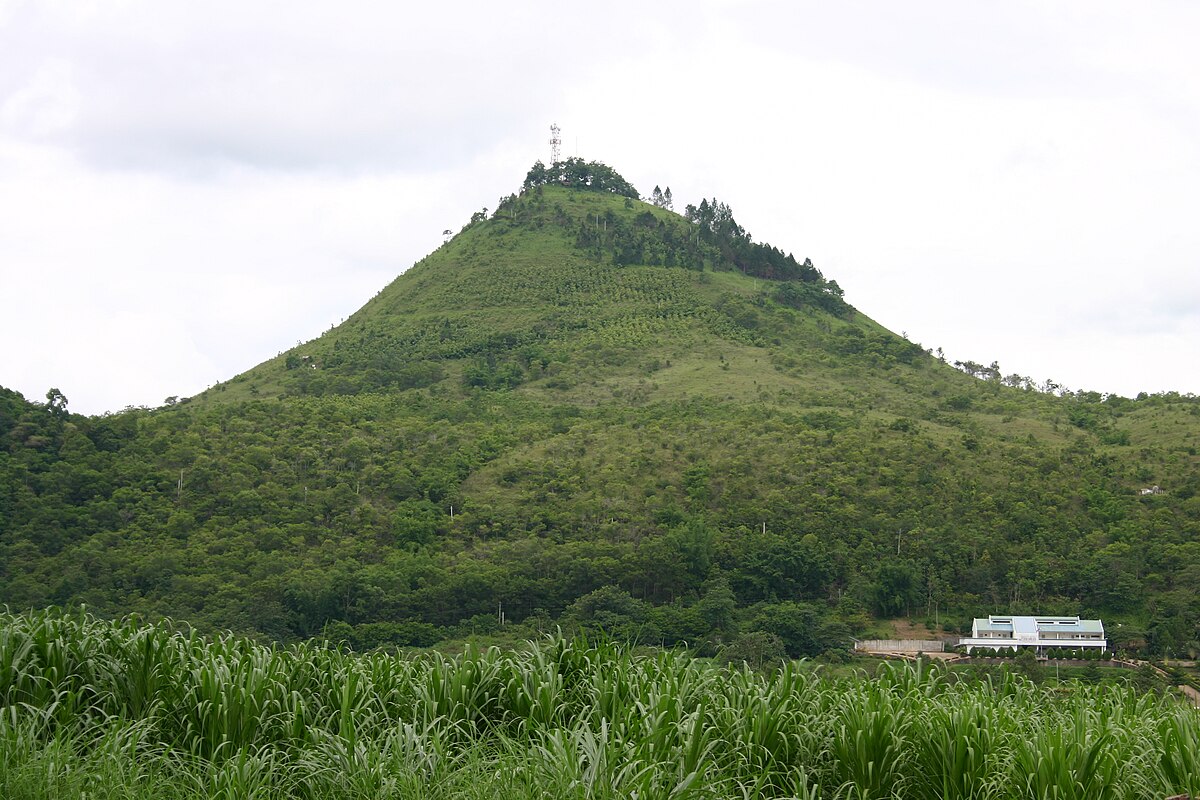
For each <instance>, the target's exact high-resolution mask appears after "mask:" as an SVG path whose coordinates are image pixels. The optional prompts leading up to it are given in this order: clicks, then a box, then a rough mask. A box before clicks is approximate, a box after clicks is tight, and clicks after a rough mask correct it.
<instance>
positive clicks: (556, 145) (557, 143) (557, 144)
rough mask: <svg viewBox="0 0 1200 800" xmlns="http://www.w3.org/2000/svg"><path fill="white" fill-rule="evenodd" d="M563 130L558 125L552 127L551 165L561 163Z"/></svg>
mask: <svg viewBox="0 0 1200 800" xmlns="http://www.w3.org/2000/svg"><path fill="white" fill-rule="evenodd" d="M561 134H562V129H561V128H559V127H558V123H557V122H556V123H554V124H553V125H551V126H550V163H551V164H557V163H558V162H559V154H560V152H561V150H562V135H561Z"/></svg>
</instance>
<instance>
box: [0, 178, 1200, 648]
mask: <svg viewBox="0 0 1200 800" xmlns="http://www.w3.org/2000/svg"><path fill="white" fill-rule="evenodd" d="M585 167H586V168H587V169H592V168H594V167H595V165H582V164H574V165H567V167H566V168H564V171H563V173H562V174H561V175H560V176H559V178H562V179H568V178H569V179H570V180H568V183H571V182H574V184H575V185H574V186H561V185H558V179H555V180H552V181H547V180H546V178H545V168H544V167H543V168H542V172H541V173H539V172H538V171H537V168H535V170H534V171H533V172H531V179H530V180H528V181H527V183H526V186H525V188H524V189H523V190H522V191H521V192H520V193H519V194H517V195H513V196H511V197H509V198H507V199H506V200H505V201H504V202H503V203H502V204H501V206H500V208H499V209H498V210H496V211H495V212H493V213H492V214H490V215H486V214H484V213H480V214H478V215H476V218H475V219H474V220H473V221H472V222H471V223H469V224H468V225H467V226H466V227H465V228H464V229H463V230H462V231H461V232H460V233H459V234H458V235H456V236H454V237H453V238H452V239H451V240H449V241H448V242H447V243H445V244H444V245H443V246H442V247H440V248H438V249H437V250H436V251H435V252H433V253H431V254H430V255H429V256H428V257H426V258H425V259H423V260H422V261H420V262H419V263H417V264H416V265H414V266H413V267H412V268H411V269H409V270H408V271H406V272H404V273H403V274H402V275H400V276H399V277H398V278H396V280H395V281H393V282H392V283H391V284H390V285H389V286H387V287H385V288H384V289H383V290H382V291H380V293H379V294H378V295H376V296H375V297H374V298H372V299H371V300H370V301H369V302H367V303H366V305H364V306H363V307H362V308H361V309H360V310H359V311H358V312H356V313H355V314H354V315H353V316H351V317H350V318H349V319H347V320H346V321H345V322H344V323H343V324H342V325H339V326H337V327H336V328H334V329H332V330H331V331H329V332H327V333H326V334H324V335H323V336H321V337H319V338H317V339H315V340H313V341H311V342H307V343H305V344H303V345H301V346H298V347H296V348H294V349H292V350H290V351H288V352H287V353H284V354H282V355H280V356H278V357H277V358H273V359H270V360H268V361H265V362H263V363H262V364H260V365H259V366H257V367H255V368H254V369H252V370H250V371H249V372H247V373H244V374H243V375H239V376H236V377H234V378H232V379H231V380H229V381H226V382H223V383H221V384H219V385H218V386H217V387H214V389H212V390H210V391H209V392H207V393H206V394H205V395H203V396H201V397H199V398H196V399H194V400H192V401H190V402H187V403H182V404H180V405H178V406H175V407H172V408H164V409H157V410H141V411H137V410H134V411H129V412H127V413H124V414H119V415H112V416H107V417H98V418H86V417H79V416H74V415H70V414H67V413H66V412H65V410H64V409H63V408H61V407H59V406H55V405H53V404H50V405H47V406H43V405H39V404H32V403H27V402H25V401H24V400H23V399H22V398H19V396H16V395H15V394H12V393H5V394H3V395H0V488H2V492H0V597H3V598H5V599H6V602H8V603H9V604H10V605H13V606H19V607H28V606H35V607H37V606H44V605H49V604H71V603H77V602H86V603H87V604H88V605H89V606H90V607H92V608H93V609H95V610H97V611H99V612H100V613H105V614H111V615H117V614H121V613H126V612H130V611H139V612H143V613H150V614H166V615H170V616H174V617H177V618H180V619H183V620H188V621H190V622H193V623H195V624H198V625H201V626H204V627H220V628H232V629H235V630H239V631H247V632H252V633H257V634H260V635H263V636H267V637H271V638H276V639H282V640H288V639H295V638H302V637H307V636H314V635H321V634H322V633H324V635H328V636H336V637H338V638H344V639H346V640H347V641H349V642H350V643H351V644H352V645H354V646H356V647H373V646H385V645H386V646H397V645H410V644H428V643H431V642H434V641H437V640H440V639H444V638H449V637H456V636H465V635H471V634H479V633H481V632H488V633H489V634H494V635H497V636H508V637H510V638H518V639H519V638H521V637H523V636H527V635H534V634H536V632H537V631H538V630H544V629H550V628H552V627H553V626H554V625H559V624H561V625H563V626H565V627H566V628H567V629H583V630H597V629H603V630H605V631H606V632H607V633H609V634H611V635H616V636H630V637H634V638H640V639H641V640H642V641H652V642H659V643H666V644H678V643H683V642H687V643H689V645H695V646H697V647H698V648H699V649H700V651H701V652H707V653H715V652H717V651H718V650H719V649H720V648H721V647H725V646H730V645H732V644H734V643H736V642H738V641H743V640H744V641H769V642H774V641H778V642H779V643H780V646H781V647H783V648H784V649H785V650H786V651H787V652H788V653H791V654H792V655H813V654H818V653H821V652H824V651H826V650H830V649H837V648H844V647H845V646H846V644H847V643H848V642H849V639H850V637H851V636H864V635H866V634H868V633H876V634H882V633H886V626H885V624H884V623H882V622H880V621H879V620H882V619H884V618H891V617H896V616H908V617H911V618H915V619H918V620H926V619H928V620H929V621H930V623H931V624H932V623H936V624H938V625H943V624H944V625H948V626H949V627H950V628H953V629H958V628H960V627H961V626H963V625H964V624H968V625H969V620H970V618H971V617H972V616H986V615H987V614H989V613H1002V612H1013V613H1015V612H1022V611H1023V612H1028V613H1064V614H1084V615H1088V614H1094V615H1102V616H1103V617H1105V618H1106V620H1110V621H1111V623H1112V624H1111V625H1110V630H1118V628H1117V626H1116V623H1117V622H1120V623H1121V625H1120V627H1119V630H1120V631H1121V633H1120V634H1118V635H1119V636H1123V637H1124V641H1125V643H1126V644H1127V645H1128V646H1130V647H1143V648H1145V649H1146V651H1147V652H1164V651H1165V649H1166V648H1172V651H1173V652H1176V653H1178V652H1182V651H1185V650H1186V649H1187V648H1188V647H1200V641H1198V639H1200V628H1198V627H1197V625H1198V624H1200V605H1198V604H1197V602H1196V599H1195V598H1196V595H1195V592H1194V587H1195V586H1196V585H1197V583H1198V582H1200V505H1198V503H1200V498H1198V497H1197V489H1200V458H1198V457H1197V447H1198V446H1200V441H1198V439H1200V403H1198V402H1197V399H1196V398H1194V397H1190V396H1179V395H1174V394H1167V395H1156V396H1150V397H1142V398H1139V399H1136V400H1135V399H1126V398H1119V397H1108V396H1103V395H1100V394H1096V393H1092V392H1079V393H1075V394H1071V395H1069V396H1065V397H1060V396H1056V395H1053V394H1048V393H1043V392H1040V391H1035V390H1033V389H1032V388H1031V387H1030V383H1031V382H1029V381H1025V380H1020V379H1016V378H1014V377H1011V376H1010V377H1009V378H1005V377H1003V376H1002V375H1001V373H1000V372H999V371H998V369H997V368H995V367H992V368H981V369H976V370H975V372H976V373H977V376H974V377H973V376H970V375H967V374H964V373H963V372H962V371H960V370H957V369H955V368H953V367H951V366H949V365H947V364H945V363H942V362H941V361H940V360H938V359H937V358H935V357H934V356H932V355H931V354H930V353H928V352H927V351H925V350H924V349H923V348H922V347H921V346H920V345H918V344H915V343H912V342H909V341H907V340H905V339H904V338H903V337H900V336H896V335H895V334H893V333H891V332H889V331H887V330H885V329H883V328H882V327H880V326H879V325H877V324H876V323H874V322H873V321H872V320H871V319H869V318H868V317H867V316H866V315H865V314H863V313H862V312H860V311H859V310H857V309H855V308H854V307H853V306H851V305H849V304H848V302H847V300H846V299H845V298H843V297H842V296H841V292H840V291H839V290H838V288H837V285H836V283H835V282H834V281H833V280H830V278H832V277H835V276H825V275H822V274H821V273H820V272H819V271H818V270H817V268H816V267H814V266H813V265H812V264H810V263H808V262H807V261H805V260H803V259H799V258H792V257H791V256H790V255H788V254H786V253H785V252H783V251H781V250H779V249H776V248H775V247H771V246H769V245H763V244H759V243H755V242H754V241H753V240H752V239H751V238H750V237H749V235H748V234H746V232H745V231H744V230H743V229H742V228H741V227H740V226H739V225H738V223H737V222H735V221H734V219H733V215H732V213H731V212H730V211H729V208H728V207H727V206H725V205H724V204H722V203H719V202H717V201H715V200H713V201H705V202H703V203H701V204H700V205H699V206H697V207H691V206H689V207H688V209H687V211H686V213H685V214H684V215H679V214H675V213H673V212H672V211H669V210H667V209H665V208H662V207H660V206H656V205H650V204H646V203H643V202H642V201H640V200H638V199H636V198H635V197H631V196H629V195H630V194H636V193H635V192H632V189H631V187H628V184H626V183H625V182H624V181H623V180H621V181H617V180H616V179H615V178H613V177H612V176H614V175H615V173H611V174H610V173H605V172H602V171H601V172H596V171H593V172H588V173H586V174H584V172H579V173H578V175H576V174H575V173H573V172H570V170H575V169H577V168H578V169H579V170H584V168H585ZM605 169H607V168H605ZM573 176H574V177H573ZM580 176H581V177H580ZM616 177H617V178H619V176H616ZM606 182H607V183H606ZM589 184H590V185H589ZM850 299H851V300H852V298H850ZM979 376H982V377H979ZM1151 487H1158V490H1157V491H1152V490H1151ZM752 634H753V635H755V636H760V639H754V638H753V636H751V635H752ZM746 636H750V637H751V638H750V639H744V637H746ZM762 636H766V637H767V639H766V640H762V639H761V637H762ZM770 637H778V638H777V639H772V638H770Z"/></svg>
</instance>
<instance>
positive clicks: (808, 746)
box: [0, 613, 1200, 800]
mask: <svg viewBox="0 0 1200 800" xmlns="http://www.w3.org/2000/svg"><path fill="white" fill-rule="evenodd" d="M1181 792H1189V793H1191V794H1196V793H1200V716H1198V714H1197V712H1196V711H1195V710H1194V709H1191V708H1188V707H1186V706H1184V705H1182V704H1180V703H1178V702H1176V701H1174V700H1172V699H1168V698H1161V697H1158V696H1155V695H1142V696H1139V695H1137V694H1135V693H1134V692H1132V691H1131V690H1126V689H1113V688H1111V687H1109V688H1107V689H1099V688H1096V687H1087V686H1083V685H1068V686H1066V687H1060V688H1058V689H1055V690H1048V689H1042V688H1039V687H1036V686H1034V685H1033V684H1031V683H1029V682H1027V681H1025V680H1023V679H1019V678H1015V677H1010V676H1005V677H1002V678H999V679H997V680H996V681H994V682H981V683H955V682H953V679H952V678H950V677H948V676H946V675H945V674H943V673H940V672H931V671H927V670H925V671H922V670H919V669H914V668H907V667H894V668H892V667H888V668H885V669H884V670H883V671H882V673H881V674H880V676H879V677H878V678H876V679H867V678H865V677H858V678H853V679H840V680H833V679H827V678H824V677H821V676H820V674H819V673H814V672H813V671H812V670H809V669H807V668H804V667H803V666H802V665H801V666H797V665H792V666H788V667H785V668H783V669H781V670H779V671H777V672H775V673H772V674H760V673H756V672H753V671H750V670H748V669H726V668H722V667H718V666H715V665H712V664H710V663H707V662H703V661H698V660H694V659H691V658H688V657H687V656H685V655H683V654H678V653H672V652H658V653H656V654H654V655H648V656H639V655H634V654H631V653H629V652H627V651H624V650H621V649H619V648H616V647H613V646H609V645H599V646H591V645H587V644H584V643H581V642H572V641H565V640H561V639H555V640H546V641H544V642H540V643H536V644H532V645H530V646H529V647H528V648H527V649H526V650H523V651H520V652H501V651H498V650H494V649H493V650H487V651H482V652H481V651H477V650H471V649H468V650H467V651H466V652H465V653H463V654H462V655H460V656H457V657H454V658H450V657H446V656H443V655H440V654H437V653H433V652H422V653H419V654H415V655H410V654H406V655H402V656H398V655H394V654H386V653H382V652H380V653H372V654H367V655H352V654H348V653H346V652H343V651H340V650H338V649H335V648H331V647H329V646H327V645H321V644H305V645H300V646H296V647H291V648H287V649H279V648H271V647H265V646H261V645H258V644H254V643H252V642H250V641H248V640H245V639H239V638H234V637H226V638H217V639H206V638H202V637H199V636H196V635H194V634H185V633H180V632H174V631H172V630H170V629H169V628H167V627H164V626H148V625H143V624H139V623H137V622H134V621H125V622H121V623H110V622H104V621H100V620H97V619H95V618H92V617H90V616H88V615H83V614H76V615H71V616H64V615H60V614H56V613H32V614H23V615H11V614H6V615H3V616H2V617H0V796H3V797H5V798H10V799H11V800H15V799H16V798H35V797H47V798H48V797H54V798H83V797H89V798H92V797H156V798H157V797H178V798H184V797H205V798H213V797H229V798H233V797H238V798H274V797H280V798H282V797H308V798H335V797H336V798H343V797H345V798H350V797H355V798H358V797H371V798H380V797H397V798H399V797H404V798H412V797H430V798H440V797H555V798H560V797H562V798H574V797H577V798H609V797H612V798H617V797H621V798H629V797H639V798H669V797H670V798H674V797H680V798H682V797H697V798H708V797H711V798H716V797H797V798H811V797H826V798H832V797H847V798H893V797H894V798H975V797H980V798H981V797H988V798H1091V799H1094V798H1101V799H1103V798H1145V797H1166V796H1169V795H1172V794H1177V793H1181Z"/></svg>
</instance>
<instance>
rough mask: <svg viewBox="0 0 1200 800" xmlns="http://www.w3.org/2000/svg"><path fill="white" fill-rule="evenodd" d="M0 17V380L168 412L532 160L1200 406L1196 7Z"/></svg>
mask: <svg viewBox="0 0 1200 800" xmlns="http://www.w3.org/2000/svg"><path fill="white" fill-rule="evenodd" d="M429 5H431V6H433V7H432V8H427V7H426V4H415V3H404V4H400V3H394V2H380V3H353V2H350V3H347V2H341V3H337V4H332V3H328V4H320V5H318V4H311V3H297V2H294V0H293V1H292V2H261V3H247V2H245V1H244V0H240V1H239V2H214V1H213V0H207V1H206V2H203V3H196V2H166V1H165V0H150V1H147V2H138V1H137V0H122V1H121V2H100V1H98V0H97V1H95V2H88V1H86V0H72V1H70V2H68V1H66V0H63V1H62V2H52V1H50V0H46V1H45V2H21V1H20V0H16V1H15V2H14V0H0V300H2V306H0V309H2V310H0V385H3V386H7V387H10V388H14V389H17V390H18V391H20V392H22V393H23V394H24V395H25V396H26V397H27V398H30V399H37V400H41V399H42V398H43V397H44V395H45V393H46V390H47V389H48V388H50V387H51V386H54V387H57V388H59V389H61V390H62V391H63V393H64V394H66V396H67V397H68V398H69V399H70V408H71V410H73V411H78V412H85V413H100V412H104V411H109V410H117V409H120V408H122V407H124V406H127V405H150V406H155V405H159V404H161V403H162V402H163V399H164V398H165V397H167V396H169V395H179V396H187V395H191V394H195V393H197V392H200V391H202V390H203V389H204V388H206V387H207V386H209V385H211V384H213V383H215V382H217V381H220V380H224V379H227V378H230V377H232V376H233V375H235V374H237V373H238V372H241V371H243V370H245V369H248V368H249V367H251V366H253V365H254V364H256V363H258V362H260V361H262V360H265V359H266V358H269V357H272V356H274V355H275V354H276V353H278V352H279V351H281V350H284V349H286V348H288V347H291V346H292V345H294V344H296V342H297V341H299V340H307V339H310V338H313V337H314V336H317V335H318V334H320V333H321V332H323V331H325V330H327V329H328V328H329V327H330V326H331V325H333V324H336V323H338V322H340V321H341V320H342V319H343V318H344V317H346V316H348V315H349V314H350V313H351V312H353V311H354V310H355V309H356V308H358V307H359V306H360V305H362V304H363V303H364V302H365V301H366V300H367V299H368V298H369V297H370V296H371V295H373V294H374V293H375V292H376V291H378V290H379V289H380V288H382V287H383V286H384V285H386V284H387V283H388V282H389V281H390V280H391V279H392V278H393V277H394V276H395V275H396V274H398V273H400V272H402V271H403V270H405V269H406V268H408V267H409V266H410V265H411V264H412V263H413V262H415V261H417V260H419V259H420V258H421V257H422V256H424V255H425V254H426V253H428V252H429V251H430V250H432V249H434V248H435V247H437V245H438V244H440V243H441V238H442V237H441V231H442V230H443V229H445V228H452V229H454V230H458V228H459V227H461V226H462V225H463V223H465V222H466V221H467V219H468V218H469V217H470V215H471V213H472V212H473V211H476V210H478V209H479V208H481V207H485V206H486V207H488V208H493V207H495V205H496V201H497V199H498V198H499V197H500V196H501V195H504V194H508V193H509V192H512V191H515V190H517V189H518V187H519V185H520V183H521V181H522V179H523V178H524V175H525V172H526V171H527V169H528V168H529V166H530V165H531V164H532V163H533V161H534V160H535V159H537V158H542V159H547V158H548V155H549V146H548V144H547V140H548V138H549V130H548V129H549V125H550V123H552V122H557V123H558V124H559V125H560V126H561V127H562V132H563V140H564V145H565V146H564V154H565V155H579V156H582V157H584V158H588V159H596V160H601V161H604V162H606V163H608V164H610V165H612V166H613V167H615V168H616V169H617V170H619V171H620V172H621V173H622V174H623V175H624V176H625V177H626V178H627V179H629V180H630V181H631V182H632V183H633V184H634V185H635V186H637V187H638V188H639V189H641V190H642V191H643V192H645V193H647V194H648V193H649V192H650V190H651V189H652V188H653V187H654V185H655V184H660V185H662V186H663V187H666V186H670V187H671V189H672V193H673V195H674V197H675V200H676V205H677V206H678V207H682V206H683V205H684V204H685V203H687V202H694V203H698V202H699V200H700V198H701V197H703V196H707V197H712V196H714V195H715V196H717V197H719V198H720V199H721V200H722V201H724V202H727V203H729V204H730V205H731V206H732V208H733V210H734V213H735V214H736V216H737V219H738V221H739V222H740V223H741V224H742V225H744V226H745V227H746V228H747V230H749V231H750V232H751V233H752V234H753V235H754V237H755V239H756V240H758V241H767V242H770V243H772V244H774V245H776V246H778V247H780V248H781V249H783V250H786V251H791V252H793V253H795V255H796V256H797V257H799V258H803V257H810V258H812V259H813V261H814V263H816V265H817V266H818V267H819V268H820V269H821V270H823V271H824V273H825V274H826V276H827V277H829V278H833V279H836V280H837V281H838V283H839V284H841V286H842V288H843V289H845V291H846V297H847V299H848V300H849V301H850V302H851V303H853V304H854V305H855V306H856V307H858V308H859V309H860V310H862V311H863V312H865V313H866V314H868V315H870V316H871V317H873V318H875V319H876V320H878V321H879V322H881V323H882V324H884V325H886V326H888V327H889V328H891V329H892V330H894V331H896V332H898V333H899V332H907V334H908V336H909V337H910V338H911V339H913V340H914V341H917V342H920V343H922V344H923V345H924V346H926V347H929V348H935V347H942V348H944V349H945V352H946V354H947V356H948V357H949V358H951V359H956V358H957V359H973V360H975V361H980V362H983V363H990V362H991V361H993V360H998V361H999V362H1000V366H1001V368H1002V369H1003V370H1004V372H1005V373H1010V372H1018V373H1020V374H1023V375H1028V376H1030V377H1032V378H1034V379H1035V380H1037V381H1039V382H1040V381H1042V380H1044V379H1046V378H1053V379H1054V380H1055V381H1056V382H1058V383H1060V384H1065V385H1066V386H1068V387H1070V388H1073V389H1095V390H1098V391H1108V392H1116V393H1119V394H1124V395H1135V394H1137V393H1138V392H1139V391H1149V392H1155V391H1163V390H1169V389H1174V390H1178V391H1181V392H1200V199H1198V193H1200V47H1197V44H1196V43H1197V41H1200V4H1196V3H1191V2H1183V1H1181V2H1175V3H1172V2H1140V3H1137V4H1131V3H1127V2H1122V3H1105V2H1096V1H1095V0H1080V1H1079V2H1071V3H1056V2H1044V1H1042V2H1028V3H1022V2H1011V1H1010V2H1005V3H983V2H978V3H976V2H964V0H948V1H947V2H919V1H915V0H914V2H906V3H895V2H891V1H890V0H880V1H879V2H854V1H853V0H851V2H839V3H830V2H796V0H788V1H787V2H696V1H695V0H691V1H689V2H681V3H645V2H639V3H623V2H616V3H614V2H608V3H602V4H594V3H593V4H574V3H531V2H518V3H496V2H494V0H493V2H486V3H482V2H480V3H457V2H446V3H440V4H429Z"/></svg>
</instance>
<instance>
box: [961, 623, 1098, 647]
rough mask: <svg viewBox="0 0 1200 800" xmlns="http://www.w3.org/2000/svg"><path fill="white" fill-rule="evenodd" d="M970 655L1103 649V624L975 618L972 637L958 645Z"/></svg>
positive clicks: (962, 640) (972, 625) (972, 624)
mask: <svg viewBox="0 0 1200 800" xmlns="http://www.w3.org/2000/svg"><path fill="white" fill-rule="evenodd" d="M958 644H959V646H960V647H965V648H967V652H968V653H969V652H971V651H972V650H973V649H975V648H976V647H991V648H994V649H997V650H998V649H1000V648H1001V647H1012V648H1018V647H1035V648H1037V651H1038V652H1039V653H1042V652H1045V651H1046V650H1048V649H1051V648H1056V647H1058V648H1074V649H1078V648H1081V647H1089V648H1095V649H1097V650H1104V649H1107V647H1108V641H1107V640H1106V639H1105V638H1104V623H1102V622H1101V621H1100V620H1098V619H1080V618H1079V617H1020V616H1017V617H1014V616H1007V617H997V616H989V617H988V618H987V619H976V620H974V621H973V622H972V623H971V635H970V636H969V637H967V638H965V639H960V640H959V642H958Z"/></svg>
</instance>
